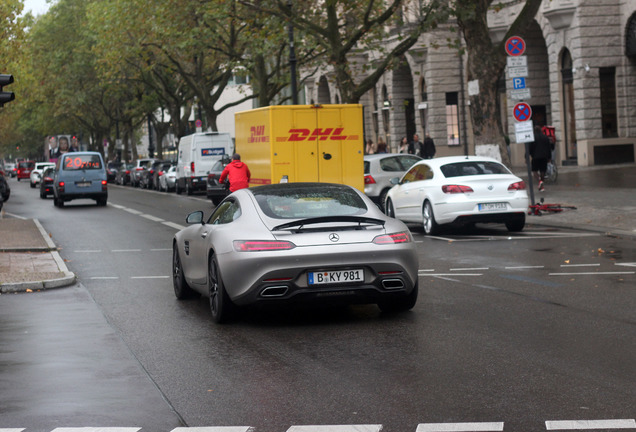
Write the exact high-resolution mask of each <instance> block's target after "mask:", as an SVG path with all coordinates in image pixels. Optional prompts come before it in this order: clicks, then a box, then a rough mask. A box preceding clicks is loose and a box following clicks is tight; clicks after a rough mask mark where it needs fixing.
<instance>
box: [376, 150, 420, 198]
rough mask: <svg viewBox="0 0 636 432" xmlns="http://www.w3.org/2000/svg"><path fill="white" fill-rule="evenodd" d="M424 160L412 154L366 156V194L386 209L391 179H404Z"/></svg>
mask: <svg viewBox="0 0 636 432" xmlns="http://www.w3.org/2000/svg"><path fill="white" fill-rule="evenodd" d="M421 160H422V158H421V157H419V156H416V155H412V154H401V153H378V154H372V155H365V156H364V193H365V194H367V196H368V197H369V198H371V200H373V202H375V203H376V204H378V205H379V206H380V208H381V209H384V202H385V201H386V194H387V193H388V192H389V189H391V188H392V187H393V185H392V184H391V179H392V178H394V177H402V176H403V175H404V173H406V172H407V171H408V170H409V168H411V167H412V166H413V165H414V164H415V163H417V162H419V161H421Z"/></svg>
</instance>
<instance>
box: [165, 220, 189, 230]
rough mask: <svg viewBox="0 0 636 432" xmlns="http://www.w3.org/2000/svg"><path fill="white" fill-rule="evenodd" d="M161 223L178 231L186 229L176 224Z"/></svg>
mask: <svg viewBox="0 0 636 432" xmlns="http://www.w3.org/2000/svg"><path fill="white" fill-rule="evenodd" d="M161 223H162V224H164V225H166V226H169V227H170V228H174V229H177V230H182V229H184V228H185V227H184V226H183V225H179V224H176V223H174V222H161Z"/></svg>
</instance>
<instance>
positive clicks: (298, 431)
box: [287, 425, 382, 432]
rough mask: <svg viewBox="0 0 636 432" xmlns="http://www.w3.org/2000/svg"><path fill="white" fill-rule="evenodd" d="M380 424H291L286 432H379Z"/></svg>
mask: <svg viewBox="0 0 636 432" xmlns="http://www.w3.org/2000/svg"><path fill="white" fill-rule="evenodd" d="M381 430H382V425H314V426H292V427H290V428H289V429H287V432H380V431H381Z"/></svg>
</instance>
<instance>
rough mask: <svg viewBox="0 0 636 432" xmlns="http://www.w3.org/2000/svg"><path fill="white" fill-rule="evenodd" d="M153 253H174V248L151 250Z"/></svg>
mask: <svg viewBox="0 0 636 432" xmlns="http://www.w3.org/2000/svg"><path fill="white" fill-rule="evenodd" d="M150 251H151V252H165V251H170V252H172V248H156V249H150Z"/></svg>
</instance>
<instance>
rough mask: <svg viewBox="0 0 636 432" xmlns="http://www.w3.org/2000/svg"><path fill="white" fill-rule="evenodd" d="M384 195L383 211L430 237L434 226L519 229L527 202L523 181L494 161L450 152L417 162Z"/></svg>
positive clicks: (528, 203) (521, 227)
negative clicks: (419, 226)
mask: <svg viewBox="0 0 636 432" xmlns="http://www.w3.org/2000/svg"><path fill="white" fill-rule="evenodd" d="M392 182H393V183H397V184H396V185H395V186H394V187H393V188H391V190H390V191H389V193H388V194H387V199H386V207H385V212H386V214H387V215H389V216H392V217H395V218H397V219H400V220H402V221H404V222H408V223H421V224H422V225H423V227H424V231H425V233H426V234H429V235H434V234H436V233H437V232H438V231H439V228H440V225H446V224H456V225H468V224H474V223H504V224H505V225H506V228H508V230H509V231H521V230H522V229H523V227H524V226H525V223H526V213H527V212H528V208H529V206H530V200H529V198H528V192H527V191H526V184H525V182H524V181H523V180H522V179H520V178H519V177H517V176H515V175H514V174H512V173H511V172H510V170H509V169H508V168H506V166H505V165H503V164H502V163H500V162H498V161H497V160H496V159H492V158H488V157H480V156H453V157H442V158H437V159H427V160H422V161H420V162H418V163H416V164H415V165H413V166H412V167H411V169H410V170H409V171H408V172H407V173H406V174H404V176H402V178H401V179H399V180H398V179H397V178H394V179H393V180H392Z"/></svg>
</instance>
